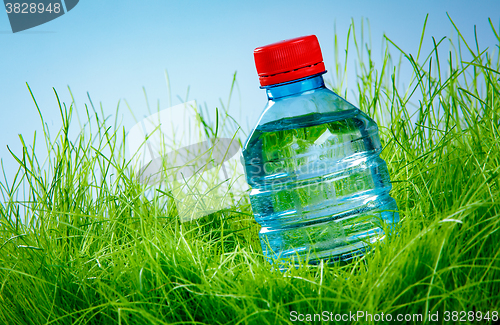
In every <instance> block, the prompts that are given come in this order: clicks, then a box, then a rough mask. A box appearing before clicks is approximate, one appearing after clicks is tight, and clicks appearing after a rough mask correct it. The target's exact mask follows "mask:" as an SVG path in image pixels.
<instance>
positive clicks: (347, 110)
mask: <svg viewBox="0 0 500 325" xmlns="http://www.w3.org/2000/svg"><path fill="white" fill-rule="evenodd" d="M254 58H255V65H256V67H257V72H258V75H259V80H260V84H261V88H263V89H265V90H266V93H267V98H268V103H267V105H266V106H265V108H264V111H263V113H262V115H261V116H260V118H259V121H258V122H257V126H256V127H255V128H254V129H253V130H252V132H251V133H250V135H249V137H248V139H247V140H246V143H245V145H244V147H243V150H242V163H243V166H244V170H245V176H246V180H247V182H248V184H249V185H250V187H251V191H250V194H249V196H250V202H251V206H252V210H253V214H254V217H255V220H256V221H257V222H258V223H259V224H260V225H261V230H260V232H259V238H260V241H261V245H262V251H263V253H264V256H266V258H267V259H268V260H269V261H270V262H271V263H273V261H287V262H290V261H291V262H292V263H295V264H296V263H297V261H298V260H303V261H306V262H308V263H310V264H316V263H319V262H320V261H321V260H324V261H325V262H327V263H333V262H336V261H339V260H343V261H347V260H350V259H352V258H353V257H354V256H356V255H362V254H364V253H365V252H366V250H367V249H368V248H369V247H371V246H372V245H370V244H371V243H375V242H377V241H381V240H383V239H384V237H385V235H386V234H385V232H384V230H383V229H384V228H385V229H393V228H394V226H395V224H396V223H397V222H398V221H399V215H398V213H397V206H396V201H395V200H394V199H393V198H392V197H391V196H390V194H389V192H390V190H391V188H392V185H391V181H390V176H389V172H388V169H387V165H386V163H385V161H384V160H383V159H381V158H380V157H379V154H380V152H381V150H382V148H381V144H380V138H379V133H378V127H377V124H376V123H375V122H374V121H373V120H372V119H371V118H370V117H369V116H368V115H367V114H365V113H364V112H362V111H361V110H359V109H358V108H356V107H355V106H354V105H352V104H350V103H349V102H347V101H346V100H344V99H343V98H341V97H340V96H338V95H337V94H335V93H334V92H333V91H331V90H329V89H327V88H326V87H325V83H324V80H323V76H322V75H323V74H324V73H325V72H326V70H325V65H324V63H323V56H322V54H321V48H320V46H319V43H318V40H317V38H316V36H315V35H310V36H305V37H299V38H294V39H290V40H286V41H282V42H278V43H274V44H270V45H267V46H263V47H259V48H256V49H255V51H254ZM384 224H385V227H384ZM294 261H295V262H294Z"/></svg>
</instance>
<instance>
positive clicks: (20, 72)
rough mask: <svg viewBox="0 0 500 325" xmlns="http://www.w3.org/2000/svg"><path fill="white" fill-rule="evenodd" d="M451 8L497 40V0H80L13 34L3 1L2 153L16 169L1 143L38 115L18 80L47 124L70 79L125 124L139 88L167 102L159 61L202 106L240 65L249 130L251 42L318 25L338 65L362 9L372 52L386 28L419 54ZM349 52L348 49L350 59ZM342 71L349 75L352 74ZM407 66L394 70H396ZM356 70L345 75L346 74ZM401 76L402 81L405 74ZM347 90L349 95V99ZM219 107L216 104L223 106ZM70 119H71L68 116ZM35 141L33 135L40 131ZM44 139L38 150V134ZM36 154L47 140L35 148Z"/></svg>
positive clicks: (139, 101)
mask: <svg viewBox="0 0 500 325" xmlns="http://www.w3.org/2000/svg"><path fill="white" fill-rule="evenodd" d="M446 12H448V13H449V15H450V16H451V18H452V19H453V20H454V21H455V23H456V24H457V26H458V27H459V29H460V30H461V32H462V33H463V35H464V36H465V37H466V39H467V40H468V41H470V42H472V41H473V39H474V38H473V35H474V25H475V26H476V28H477V35H478V40H479V45H480V47H481V48H482V49H484V48H486V47H488V46H490V47H491V46H494V44H495V40H494V35H493V33H492V31H491V28H490V27H489V24H488V17H490V18H491V19H492V21H493V24H494V25H495V26H496V28H497V30H498V26H499V25H500V1H491V0H490V1H488V0H482V1H474V2H473V1H427V0H424V1H388V0H386V1H361V0H352V1H316V2H312V3H308V2H306V1H294V0H292V1H282V2H276V1H274V2H273V1H260V0H257V1H189V0H188V1H160V0H148V1H138V0H136V1H132V0H120V1H97V0H81V1H80V2H79V4H78V5H77V6H76V7H75V8H74V9H73V10H72V11H70V12H68V13H67V14H65V15H63V16H62V17H60V18H58V19H55V20H53V21H50V22H48V23H46V24H44V25H41V26H38V27H35V28H33V29H30V30H27V31H24V32H19V33H16V34H13V33H12V31H11V29H10V25H9V20H8V17H7V14H6V13H5V12H3V10H2V11H0V112H1V118H0V132H1V133H0V158H2V159H3V161H4V164H5V166H6V171H7V173H8V174H9V173H12V172H13V171H14V163H13V159H12V157H10V154H9V153H8V151H7V149H6V146H7V145H9V146H10V147H11V148H12V149H13V150H14V151H15V152H18V153H19V152H20V145H19V138H18V134H22V135H23V136H24V137H25V138H26V139H27V140H28V142H29V141H31V140H32V138H33V133H34V131H35V130H38V132H40V131H41V123H40V120H39V117H38V114H37V111H36V108H35V105H34V104H33V101H32V99H31V96H30V94H29V92H28V90H27V88H26V85H25V83H26V82H28V83H29V84H30V86H31V89H32V90H33V92H34V95H35V96H36V99H37V101H38V103H39V105H40V107H41V110H42V113H43V115H44V117H45V119H46V121H47V122H48V123H49V125H50V126H51V129H52V130H53V132H54V131H56V130H58V129H59V126H60V124H61V123H60V117H59V109H58V106H57V102H56V99H55V96H54V93H53V90H52V87H54V88H55V89H56V90H57V91H58V93H59V96H60V98H61V100H62V101H65V102H66V103H68V104H69V103H70V102H71V99H70V96H69V93H68V90H67V86H68V85H69V86H70V87H71V89H72V92H73V94H74V96H75V101H76V104H77V107H78V108H79V109H80V110H81V109H83V108H84V104H85V103H88V99H87V92H89V93H90V96H91V98H92V100H93V102H94V103H95V104H96V103H97V104H98V103H102V106H103V109H104V111H105V112H106V113H107V114H114V112H115V110H116V106H117V103H118V101H119V100H121V101H122V105H121V111H122V114H123V125H124V126H125V128H126V129H127V130H128V129H130V128H131V127H132V126H133V125H134V123H135V122H134V120H133V119H132V118H131V117H130V114H129V113H128V109H127V107H126V106H125V105H124V102H123V100H126V101H127V102H128V103H129V104H130V107H131V108H132V110H133V111H134V114H136V115H137V116H138V117H141V118H142V117H144V116H145V115H147V114H148V113H147V109H146V102H145V99H144V95H143V91H142V87H145V88H146V91H147V93H148V97H149V102H150V105H151V106H153V107H156V104H157V101H158V100H159V102H160V108H161V109H164V108H167V107H169V101H168V92H167V87H166V82H165V75H164V71H165V69H167V70H168V73H169V75H170V82H171V86H172V88H171V89H172V95H173V97H174V98H173V99H172V104H173V105H175V104H178V103H179V102H180V101H179V100H178V99H177V98H176V97H177V95H179V96H181V97H183V98H184V97H185V95H186V91H187V88H188V87H189V88H190V92H189V98H188V99H189V100H191V99H195V100H197V101H198V103H201V104H203V103H206V104H207V105H208V108H209V110H210V112H212V113H214V112H215V107H216V106H219V98H222V99H223V100H224V102H226V101H227V96H228V94H229V89H230V85H231V81H232V76H233V74H234V72H235V71H237V82H238V86H239V94H238V93H236V94H235V97H234V98H233V102H232V106H231V109H230V113H231V114H232V115H233V116H234V117H235V118H236V119H237V120H238V121H239V122H240V123H241V124H242V126H243V127H244V129H245V130H246V131H248V130H249V128H250V127H252V126H253V125H254V123H255V122H256V121H257V118H258V116H259V114H260V112H261V111H262V108H263V107H264V105H265V102H266V96H265V92H264V91H263V90H261V89H259V82H258V77H257V73H256V71H255V66H254V62H253V50H254V48H255V47H258V46H261V45H266V44H269V43H272V42H276V41H279V40H283V39H288V38H292V37H297V36H302V35H309V34H316V35H317V36H318V39H319V42H320V44H321V47H322V50H323V56H324V61H325V64H326V67H327V69H331V67H332V66H333V64H334V56H333V55H334V51H333V37H334V25H336V29H337V34H338V35H339V41H340V46H341V48H340V51H341V52H342V51H343V46H344V44H345V40H346V35H347V30H348V28H349V25H350V22H351V19H354V21H355V23H356V24H359V23H360V21H361V19H362V17H364V18H368V19H369V21H370V26H371V37H372V41H373V48H374V56H375V58H376V59H377V60H379V62H380V57H381V53H380V44H381V40H382V36H383V35H384V33H385V34H386V35H387V36H388V37H389V38H391V39H392V40H393V41H394V42H395V43H396V44H398V45H399V46H400V47H401V48H402V49H403V50H405V51H407V52H409V53H416V51H417V48H418V43H419V40H420V35H421V31H422V25H423V22H424V19H425V15H426V14H427V13H428V14H429V20H428V25H427V31H426V37H425V39H424V45H425V48H424V50H425V51H424V53H427V52H428V51H429V50H430V49H431V46H432V38H431V37H432V36H434V37H435V38H436V39H440V38H441V37H443V36H448V35H450V33H451V31H452V25H451V23H450V22H449V20H448V17H447V16H446ZM352 59H353V60H354V57H352ZM353 73H354V71H350V76H354V74H353ZM409 77H410V76H409V75H408V76H405V75H403V76H402V79H404V78H409ZM350 78H351V79H353V77H350ZM407 83H408V82H406V84H407ZM348 99H354V97H351V98H349V97H348ZM219 107H220V106H219ZM75 126H77V125H75ZM39 140H41V138H39ZM39 144H40V148H39V149H44V148H43V147H42V146H41V145H42V143H41V141H40V142H39ZM41 152H43V150H42V151H41Z"/></svg>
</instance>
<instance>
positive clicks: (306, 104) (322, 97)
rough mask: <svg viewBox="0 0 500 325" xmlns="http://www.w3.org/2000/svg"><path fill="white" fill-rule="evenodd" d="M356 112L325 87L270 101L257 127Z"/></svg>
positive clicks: (352, 106)
mask: <svg viewBox="0 0 500 325" xmlns="http://www.w3.org/2000/svg"><path fill="white" fill-rule="evenodd" d="M351 110H358V108H357V107H356V106H354V105H352V104H351V103H349V102H348V101H346V100H345V99H343V98H342V97H340V96H338V95H337V94H336V93H334V92H333V91H331V90H330V89H328V88H326V87H321V88H317V89H313V90H310V91H306V92H303V93H300V94H297V95H292V96H286V97H281V98H277V99H271V100H269V101H268V102H267V104H266V106H265V107H264V111H263V112H262V114H261V116H260V118H259V121H258V123H257V126H256V127H258V126H262V125H264V124H267V123H270V122H273V121H277V120H281V119H286V118H294V117H299V116H303V115H308V114H331V113H334V112H339V113H342V112H345V111H351Z"/></svg>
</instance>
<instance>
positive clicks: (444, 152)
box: [0, 22, 500, 324]
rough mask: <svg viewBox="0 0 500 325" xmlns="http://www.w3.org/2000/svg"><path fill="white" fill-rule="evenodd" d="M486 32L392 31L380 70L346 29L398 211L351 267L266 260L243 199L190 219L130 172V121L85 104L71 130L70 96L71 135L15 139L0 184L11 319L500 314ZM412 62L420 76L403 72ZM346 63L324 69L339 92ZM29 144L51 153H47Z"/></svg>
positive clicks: (1, 312)
mask: <svg viewBox="0 0 500 325" xmlns="http://www.w3.org/2000/svg"><path fill="white" fill-rule="evenodd" d="M451 24H453V23H452V22H451ZM490 24H491V22H490ZM491 27H492V32H493V33H495V35H496V37H497V39H498V43H497V45H496V47H495V48H489V49H481V48H479V47H478V46H477V43H474V42H473V41H472V42H471V41H466V40H465V39H463V38H462V37H461V34H460V32H459V31H458V30H457V29H455V37H453V39H450V38H444V39H433V42H434V48H433V50H432V51H431V52H430V53H420V52H421V51H420V50H419V52H418V53H413V54H412V55H410V54H409V53H405V52H403V51H402V50H401V49H399V48H398V47H397V44H393V43H392V42H391V41H390V40H389V39H386V38H384V43H385V45H386V46H385V48H386V51H385V55H384V58H383V62H384V65H383V66H382V67H374V65H373V61H372V56H373V55H372V54H371V48H370V46H369V44H370V42H369V41H366V42H365V41H364V40H363V38H362V35H363V32H362V31H360V30H358V29H356V28H354V25H352V26H351V29H350V34H349V36H348V38H349V39H350V43H349V45H348V46H347V47H346V50H347V53H348V57H349V58H350V57H352V56H355V57H357V62H358V63H357V73H358V79H357V80H356V86H357V88H358V89H357V93H358V94H359V96H358V98H357V99H356V100H355V101H353V103H354V104H356V105H358V106H359V107H360V108H361V109H362V110H363V111H365V112H367V113H368V114H369V115H371V116H373V117H374V118H375V119H376V120H377V122H378V123H379V126H380V133H381V139H382V141H383V145H384V146H385V148H384V150H383V152H382V158H384V159H385V160H386V161H387V164H388V167H389V171H390V173H391V178H392V181H393V190H392V192H391V195H392V196H393V197H394V198H395V199H396V201H397V203H398V207H399V210H400V217H401V223H400V228H399V232H398V235H397V236H394V237H392V238H389V239H388V240H387V241H385V243H384V244H382V245H380V246H378V247H376V249H375V250H372V252H371V253H370V254H368V255H366V256H364V257H362V258H358V259H356V260H355V261H353V262H351V263H348V264H341V265H340V264H339V265H333V266H326V265H323V264H320V265H318V266H307V265H304V266H303V267H299V268H297V269H295V268H294V269H291V270H289V271H287V272H279V271H276V270H271V268H270V265H269V264H268V263H267V262H266V261H265V259H264V258H263V256H262V251H261V248H260V244H259V241H258V236H257V233H258V230H259V227H258V225H257V224H256V223H255V222H254V220H253V216H252V211H251V207H250V205H249V204H248V200H247V202H246V203H244V204H239V205H237V206H234V207H232V208H231V209H227V210H223V211H220V212H218V213H214V214H211V215H208V216H205V217H203V218H201V219H198V220H195V221H193V222H188V223H181V222H180V221H179V218H178V215H177V213H176V211H175V209H170V211H169V209H167V208H166V205H167V203H168V201H169V200H170V199H169V197H168V196H167V194H168V193H167V192H165V191H164V190H161V189H159V190H154V191H152V192H153V195H146V194H145V186H144V185H142V184H141V183H139V182H138V181H137V179H136V178H135V177H134V176H133V173H132V172H131V171H130V168H129V165H128V161H127V159H126V158H125V147H124V146H125V132H126V131H125V130H124V129H123V128H122V127H120V126H119V125H118V124H117V122H116V120H113V117H105V116H103V114H102V113H100V112H98V111H97V110H96V109H94V107H93V106H92V105H89V106H88V107H86V109H85V110H83V109H82V110H81V111H80V112H78V114H79V116H80V117H81V116H85V118H83V119H82V120H83V121H84V122H82V123H81V129H82V131H81V132H80V133H78V135H77V136H75V137H71V136H70V134H72V133H71V132H70V130H74V128H75V127H76V128H77V131H78V130H79V129H78V127H79V126H78V123H75V119H76V118H75V116H76V113H75V110H74V105H72V103H70V104H69V105H68V104H64V103H60V105H59V108H60V111H61V118H62V121H63V127H62V128H61V130H59V131H57V132H55V133H54V132H50V133H49V129H48V126H47V124H45V123H44V134H43V135H40V134H39V135H38V136H37V137H36V144H35V141H34V140H33V139H32V140H29V141H28V140H27V139H26V138H23V137H21V141H22V143H23V146H24V150H23V152H13V157H15V159H16V160H17V161H18V163H19V171H18V173H17V175H16V176H15V177H13V176H12V175H9V177H6V178H5V180H4V181H2V182H0V191H1V195H2V198H1V205H0V324H281V323H302V322H300V321H299V319H300V320H302V319H304V320H307V319H308V318H307V317H310V318H311V319H312V320H316V321H317V322H316V323H318V324H319V323H321V321H320V320H319V318H318V316H315V315H314V314H319V316H321V319H322V320H323V322H324V323H327V322H326V318H328V320H330V318H332V319H333V320H332V321H331V323H332V324H333V323H335V314H345V313H347V314H349V312H351V313H356V312H358V311H359V312H365V313H369V314H371V315H372V320H370V316H366V315H365V317H362V318H359V319H358V322H356V321H353V320H352V318H349V319H347V321H345V322H337V323H352V324H354V323H366V324H375V323H377V324H383V323H388V321H387V317H388V314H390V316H391V317H392V320H393V321H394V323H397V322H395V321H396V317H397V315H398V314H401V315H403V317H404V316H405V315H406V317H410V318H411V319H412V320H410V321H409V323H422V322H419V320H418V318H416V317H418V315H416V314H420V315H423V317H422V320H424V321H425V320H426V319H427V318H426V316H427V315H436V313H438V314H437V315H438V320H437V321H435V322H434V321H431V320H427V322H428V323H433V324H434V323H435V324H441V323H456V322H457V321H458V320H464V322H463V323H478V322H479V317H480V316H481V317H482V321H481V323H494V322H495V321H496V320H498V317H499V312H500V249H499V248H500V244H499V240H500V191H499V186H500V134H499V123H500V79H499V78H500V74H499V72H498V71H499V69H500V60H499V51H498V50H499V48H498V45H499V44H500V37H499V36H498V28H496V29H495V27H494V26H493V24H491ZM424 31H425V24H424ZM423 35H424V34H422V39H423ZM416 43H417V44H420V45H422V44H423V40H420V43H418V40H416ZM335 47H336V48H337V49H338V48H341V49H342V51H343V49H344V45H343V44H337V41H336V40H335ZM419 48H420V47H419ZM468 58H471V59H468ZM325 60H326V61H329V60H328V58H325ZM405 64H406V65H407V66H410V67H412V69H413V77H412V79H411V80H399V77H398V74H399V71H400V67H401V66H402V65H405ZM344 66H345V63H344V62H337V63H336V69H335V71H333V73H332V74H331V75H330V87H332V88H333V89H334V90H335V91H336V92H338V93H339V94H340V95H342V96H345V94H346V93H347V91H349V92H350V90H348V89H347V88H346V85H347V84H346V82H345V76H346V71H345V70H344ZM402 83H405V84H406V85H407V86H405V87H402V86H401V84H402ZM34 99H35V98H34ZM351 100H352V98H351ZM35 103H36V102H35ZM37 107H38V106H37ZM213 110H215V108H213ZM39 112H40V109H39ZM117 114H118V112H117ZM40 118H41V120H42V122H43V114H42V113H41V112H40ZM207 127H208V126H207ZM211 127H212V129H214V126H213V125H212V126H211ZM242 140H243V139H242ZM35 146H36V147H37V148H38V147H39V146H42V147H47V154H48V158H47V160H46V161H45V162H43V161H40V160H39V158H37V156H36V154H35V151H34V149H33V148H34V147H35ZM111 173H113V174H114V175H113V177H110V174H111ZM7 179H11V180H12V179H14V181H13V182H12V181H9V182H8V181H7ZM170 206H171V205H170ZM452 311H456V312H458V314H452V313H451V312H452ZM446 312H450V313H449V314H447V313H446ZM461 312H462V313H461ZM487 312H488V314H487ZM330 313H333V314H330ZM382 313H383V314H384V319H385V320H384V321H382V320H381V318H380V317H381V314H382ZM414 314H415V315H414ZM359 315H360V314H359ZM408 315H410V316H408ZM315 317H316V318H315ZM338 317H339V316H337V319H339V318H338ZM377 317H378V318H377ZM408 319H409V318H408ZM447 319H448V320H449V321H446V320H447ZM295 320H296V321H295ZM377 320H380V321H377ZM432 320H436V319H435V318H434V319H432Z"/></svg>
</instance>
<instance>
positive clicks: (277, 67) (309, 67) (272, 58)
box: [253, 35, 325, 86]
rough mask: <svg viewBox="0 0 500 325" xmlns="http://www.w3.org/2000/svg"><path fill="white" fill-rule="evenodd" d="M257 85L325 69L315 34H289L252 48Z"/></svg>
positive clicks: (283, 80)
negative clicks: (294, 35)
mask: <svg viewBox="0 0 500 325" xmlns="http://www.w3.org/2000/svg"><path fill="white" fill-rule="evenodd" d="M253 56H254V58H255V66H256V67H257V73H258V74H259V80H260V85H261V86H269V85H274V84H278V83H282V82H287V81H291V80H295V79H300V78H304V77H308V76H312V75H314V74H318V73H322V72H325V64H324V63H323V55H321V48H320V47H319V43H318V39H317V38H316V35H309V36H303V37H297V38H292V39H289V40H286V41H281V42H278V43H273V44H269V45H266V46H261V47H258V48H256V49H255V50H254V51H253Z"/></svg>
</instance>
